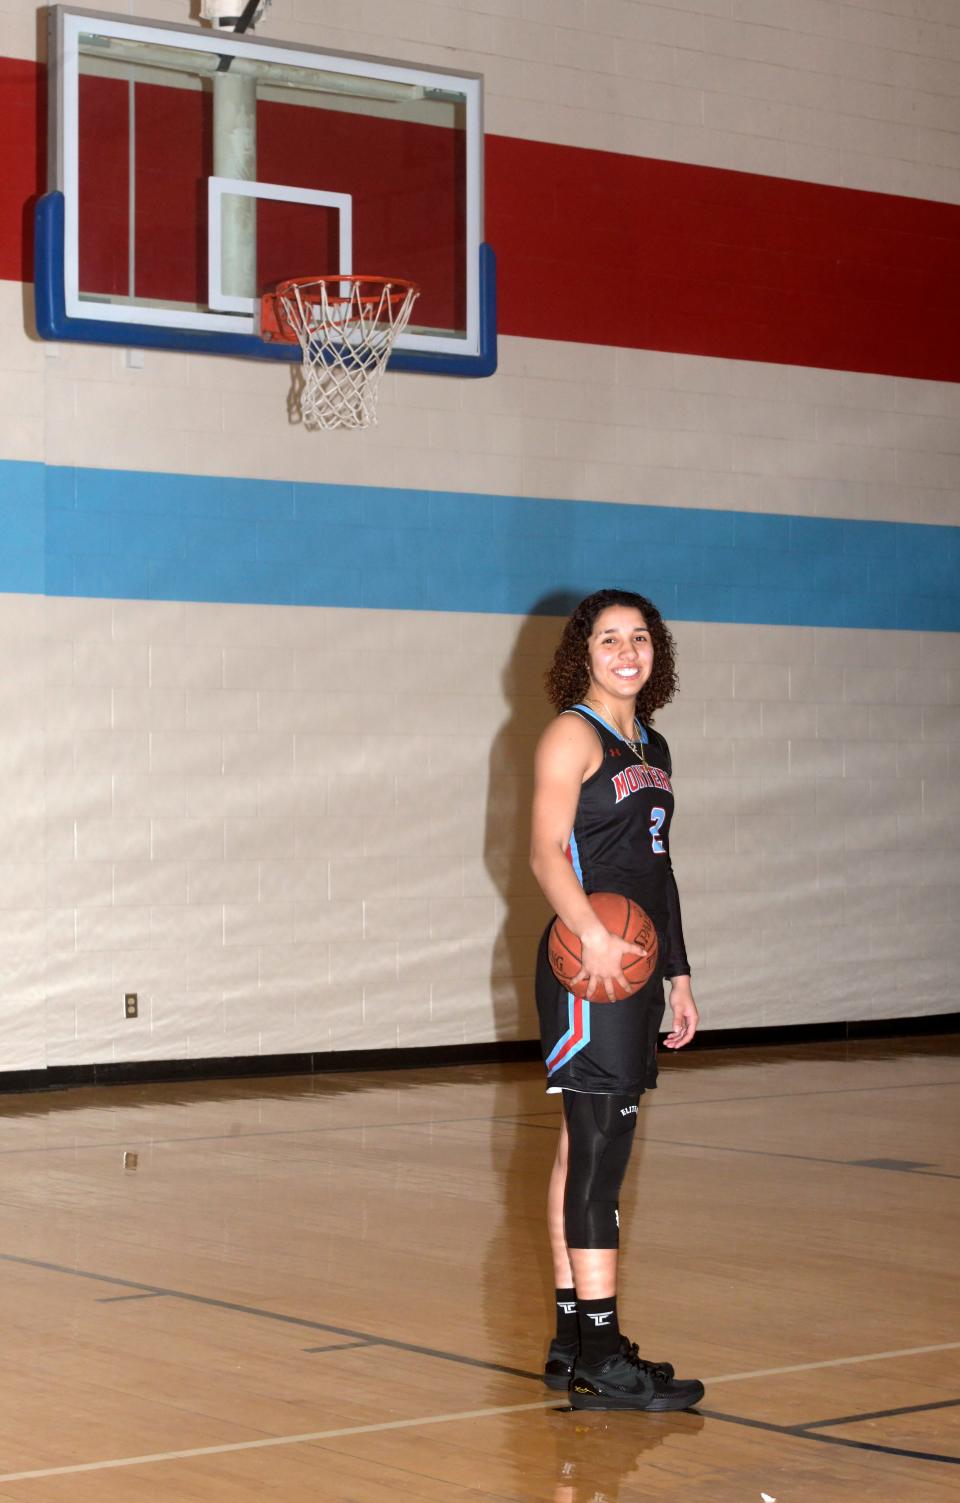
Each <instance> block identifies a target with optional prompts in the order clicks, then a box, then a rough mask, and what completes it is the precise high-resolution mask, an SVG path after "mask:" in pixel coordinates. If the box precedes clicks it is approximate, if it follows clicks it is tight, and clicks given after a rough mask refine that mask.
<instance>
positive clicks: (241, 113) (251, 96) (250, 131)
mask: <svg viewBox="0 0 960 1503" xmlns="http://www.w3.org/2000/svg"><path fill="white" fill-rule="evenodd" d="M213 170H214V173H215V174H216V175H217V177H236V178H240V179H241V180H242V181H244V182H254V181H255V180H256V176H257V83H256V79H254V78H244V77H243V76H242V74H238V73H234V72H232V71H231V72H229V73H215V74H214V75H213ZM223 288H224V291H225V292H228V293H229V294H230V295H231V296H233V297H256V295H257V290H258V289H257V200H256V199H255V198H240V197H238V196H237V195H236V194H233V195H231V194H229V193H227V194H224V198H223Z"/></svg>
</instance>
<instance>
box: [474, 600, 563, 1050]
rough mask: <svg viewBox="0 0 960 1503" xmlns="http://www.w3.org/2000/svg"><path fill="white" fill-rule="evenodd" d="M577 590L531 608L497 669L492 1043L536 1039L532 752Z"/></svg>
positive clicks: (490, 800) (540, 904) (491, 843)
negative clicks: (502, 709) (499, 718)
mask: <svg viewBox="0 0 960 1503" xmlns="http://www.w3.org/2000/svg"><path fill="white" fill-rule="evenodd" d="M579 599H580V592H579V591H576V592H575V591H572V590H556V591H552V592H551V593H550V594H549V595H544V596H543V597H542V598H541V599H540V600H538V601H537V602H536V603H535V604H534V605H533V606H532V607H531V611H530V614H529V615H528V616H527V618H526V619H525V620H524V622H523V624H522V625H521V627H520V630H519V632H518V634H517V639H516V641H515V643H514V646H513V649H512V651H511V653H510V656H509V658H508V660H507V662H506V664H505V666H504V670H503V678H502V683H503V688H504V698H505V700H506V701H507V704H508V706H509V716H508V719H507V720H506V721H505V722H504V724H503V725H502V726H501V727H500V729H499V731H498V732H497V735H496V737H495V738H494V742H493V745H492V747H491V750H490V766H489V777H488V780H487V815H486V828H485V835H484V861H485V862H486V867H487V871H488V872H489V874H490V876H491V878H492V880H493V882H494V884H495V886H496V889H497V893H498V895H499V902H498V909H497V913H498V928H497V934H496V938H495V940H494V946H493V960H492V968H491V976H490V994H491V998H492V1003H493V1016H494V1026H495V1029H496V1033H495V1037H496V1038H498V1039H533V1038H536V1037H537V1035H538V1028H537V1015H536V1005H535V1002H534V994H533V978H534V971H535V968H536V954H537V945H538V943H539V940H540V935H541V934H542V932H543V930H544V928H545V926H546V923H547V920H548V918H549V917H550V911H549V909H548V907H547V904H546V902H545V900H544V898H543V895H542V894H541V892H540V889H539V888H538V886H537V884H536V881H535V880H534V877H533V874H532V872H531V871H530V864H529V855H530V798H531V794H532V791H533V753H534V748H535V747H536V744H537V740H538V739H539V737H540V735H541V733H542V731H543V730H544V727H545V726H546V725H547V724H548V723H549V721H550V720H551V719H552V716H553V710H552V708H551V705H550V702H549V700H548V699H547V696H546V693H545V691H544V687H543V675H544V673H545V672H546V670H547V668H548V666H549V664H550V661H551V659H552V657H553V653H554V649H555V647H556V644H557V641H558V639H559V636H560V632H561V630H562V627H563V622H564V621H565V620H566V618H567V617H568V616H569V614H570V612H571V611H572V610H573V607H574V606H575V605H576V604H577V602H578V600H579Z"/></svg>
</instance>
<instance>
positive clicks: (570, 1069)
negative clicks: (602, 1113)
mask: <svg viewBox="0 0 960 1503" xmlns="http://www.w3.org/2000/svg"><path fill="white" fill-rule="evenodd" d="M549 932H550V929H549V926H548V927H547V929H546V931H545V932H544V935H543V938H542V939H541V941H540V949H539V951H538V953H537V977H536V990H537V1012H538V1013H539V1015H540V1045H541V1049H542V1052H543V1062H544V1065H545V1067H546V1071H547V1090H548V1091H561V1090H562V1091H586V1092H591V1093H595V1094H597V1095H601V1096H639V1095H642V1093H643V1092H644V1091H650V1090H654V1089H655V1088H656V1084H657V1034H658V1033H659V1030H660V1024H661V1022H662V1021H663V1014H664V1011H665V1008H666V1003H665V1000H664V995H663V973H662V971H661V970H660V968H659V966H658V968H657V969H656V970H655V971H654V973H653V975H652V976H651V977H650V980H649V981H648V982H647V984H646V986H644V987H643V988H642V989H641V990H640V991H639V992H635V993H634V995H633V996H632V997H625V998H624V999H623V1000H622V1001H620V1002H588V1001H586V1000H585V999H583V998H580V997H574V996H573V994H572V993H571V992H568V991H567V989H566V987H565V986H564V985H563V983H562V982H560V981H558V980H557V978H556V976H554V974H553V972H552V970H551V969H550V961H549V958H548V956H547V936H548V934H549Z"/></svg>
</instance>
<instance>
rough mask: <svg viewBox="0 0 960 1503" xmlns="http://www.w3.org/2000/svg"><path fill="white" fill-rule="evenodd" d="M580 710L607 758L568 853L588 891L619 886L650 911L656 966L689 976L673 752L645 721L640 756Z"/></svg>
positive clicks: (593, 780)
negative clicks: (675, 851) (675, 856)
mask: <svg viewBox="0 0 960 1503" xmlns="http://www.w3.org/2000/svg"><path fill="white" fill-rule="evenodd" d="M564 713H566V714H576V715H580V716H581V717H582V718H583V719H584V720H585V721H586V722H587V724H588V725H590V726H591V727H592V728H593V730H595V731H596V733H597V736H598V737H599V739H600V745H601V748H602V751H603V760H602V761H601V763H600V766H599V767H598V768H597V771H596V772H595V773H592V774H591V776H590V777H589V778H587V780H586V782H584V783H583V785H582V787H581V789H580V797H579V800H578V802H577V812H576V817H575V820H574V826H573V831H572V833H571V836H570V846H569V856H570V860H571V862H572V864H573V868H574V871H575V872H576V874H577V876H578V878H579V879H580V883H581V885H582V887H583V889H584V891H585V892H587V893H591V892H619V893H622V894H623V895H624V896H625V897H628V898H633V900H634V902H635V903H639V904H640V907H641V908H644V909H646V911H647V913H649V915H650V917H651V919H652V920H653V923H654V927H655V928H656V930H657V935H658V938H659V941H660V957H659V960H660V963H659V966H658V970H659V972H660V974H661V975H663V976H687V975H689V974H690V966H689V964H688V962H687V954H686V950H685V948H684V943H683V929H682V925H681V921H680V900H679V897H678V895H677V884H676V880H675V878H674V875H673V867H672V866H671V864H670V821H671V819H672V817H673V787H672V785H671V782H670V773H671V762H670V750H669V748H668V746H667V743H666V741H665V740H664V738H663V737H662V736H661V735H660V734H659V733H658V732H657V731H655V730H654V729H653V728H652V726H651V727H646V726H641V725H640V724H639V722H638V723H637V725H638V729H639V731H640V738H639V739H640V742H641V745H642V748H643V755H642V756H640V755H638V754H637V753H636V752H634V751H633V750H632V749H631V747H630V746H629V745H628V744H627V742H626V741H624V740H623V738H622V736H620V735H619V734H618V732H617V731H615V730H614V728H613V727H612V726H610V725H608V724H607V722H606V721H605V720H603V719H602V718H601V717H600V716H599V715H597V714H596V713H595V712H594V711H593V710H590V709H588V708H587V706H586V705H575V706H574V707H573V709H572V710H569V711H565V712H564Z"/></svg>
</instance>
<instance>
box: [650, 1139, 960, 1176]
mask: <svg viewBox="0 0 960 1503" xmlns="http://www.w3.org/2000/svg"><path fill="white" fill-rule="evenodd" d="M642 1141H643V1142H644V1143H656V1144H657V1146H658V1147H661V1148H696V1149H698V1150H700V1151H702V1152H706V1153H739V1154H747V1155H749V1156H750V1157H753V1158H759V1159H798V1160H800V1161H801V1162H802V1163H805V1164H833V1165H835V1166H836V1167H837V1168H839V1169H871V1170H873V1171H874V1173H876V1172H877V1170H878V1169H879V1170H880V1171H881V1172H882V1173H887V1174H890V1173H893V1174H908V1175H910V1177H911V1178H912V1179H960V1174H950V1173H948V1172H947V1171H946V1170H944V1169H892V1170H891V1169H890V1167H889V1166H887V1165H878V1164H865V1163H864V1162H863V1160H862V1159H828V1158H821V1157H819V1156H818V1155H817V1154H813V1153H786V1152H785V1151H783V1150H782V1149H776V1148H736V1147H732V1146H730V1145H728V1144H726V1143H688V1142H687V1141H686V1139H685V1138H651V1137H649V1136H648V1135H647V1134H646V1133H644V1134H643V1138H642Z"/></svg>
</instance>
